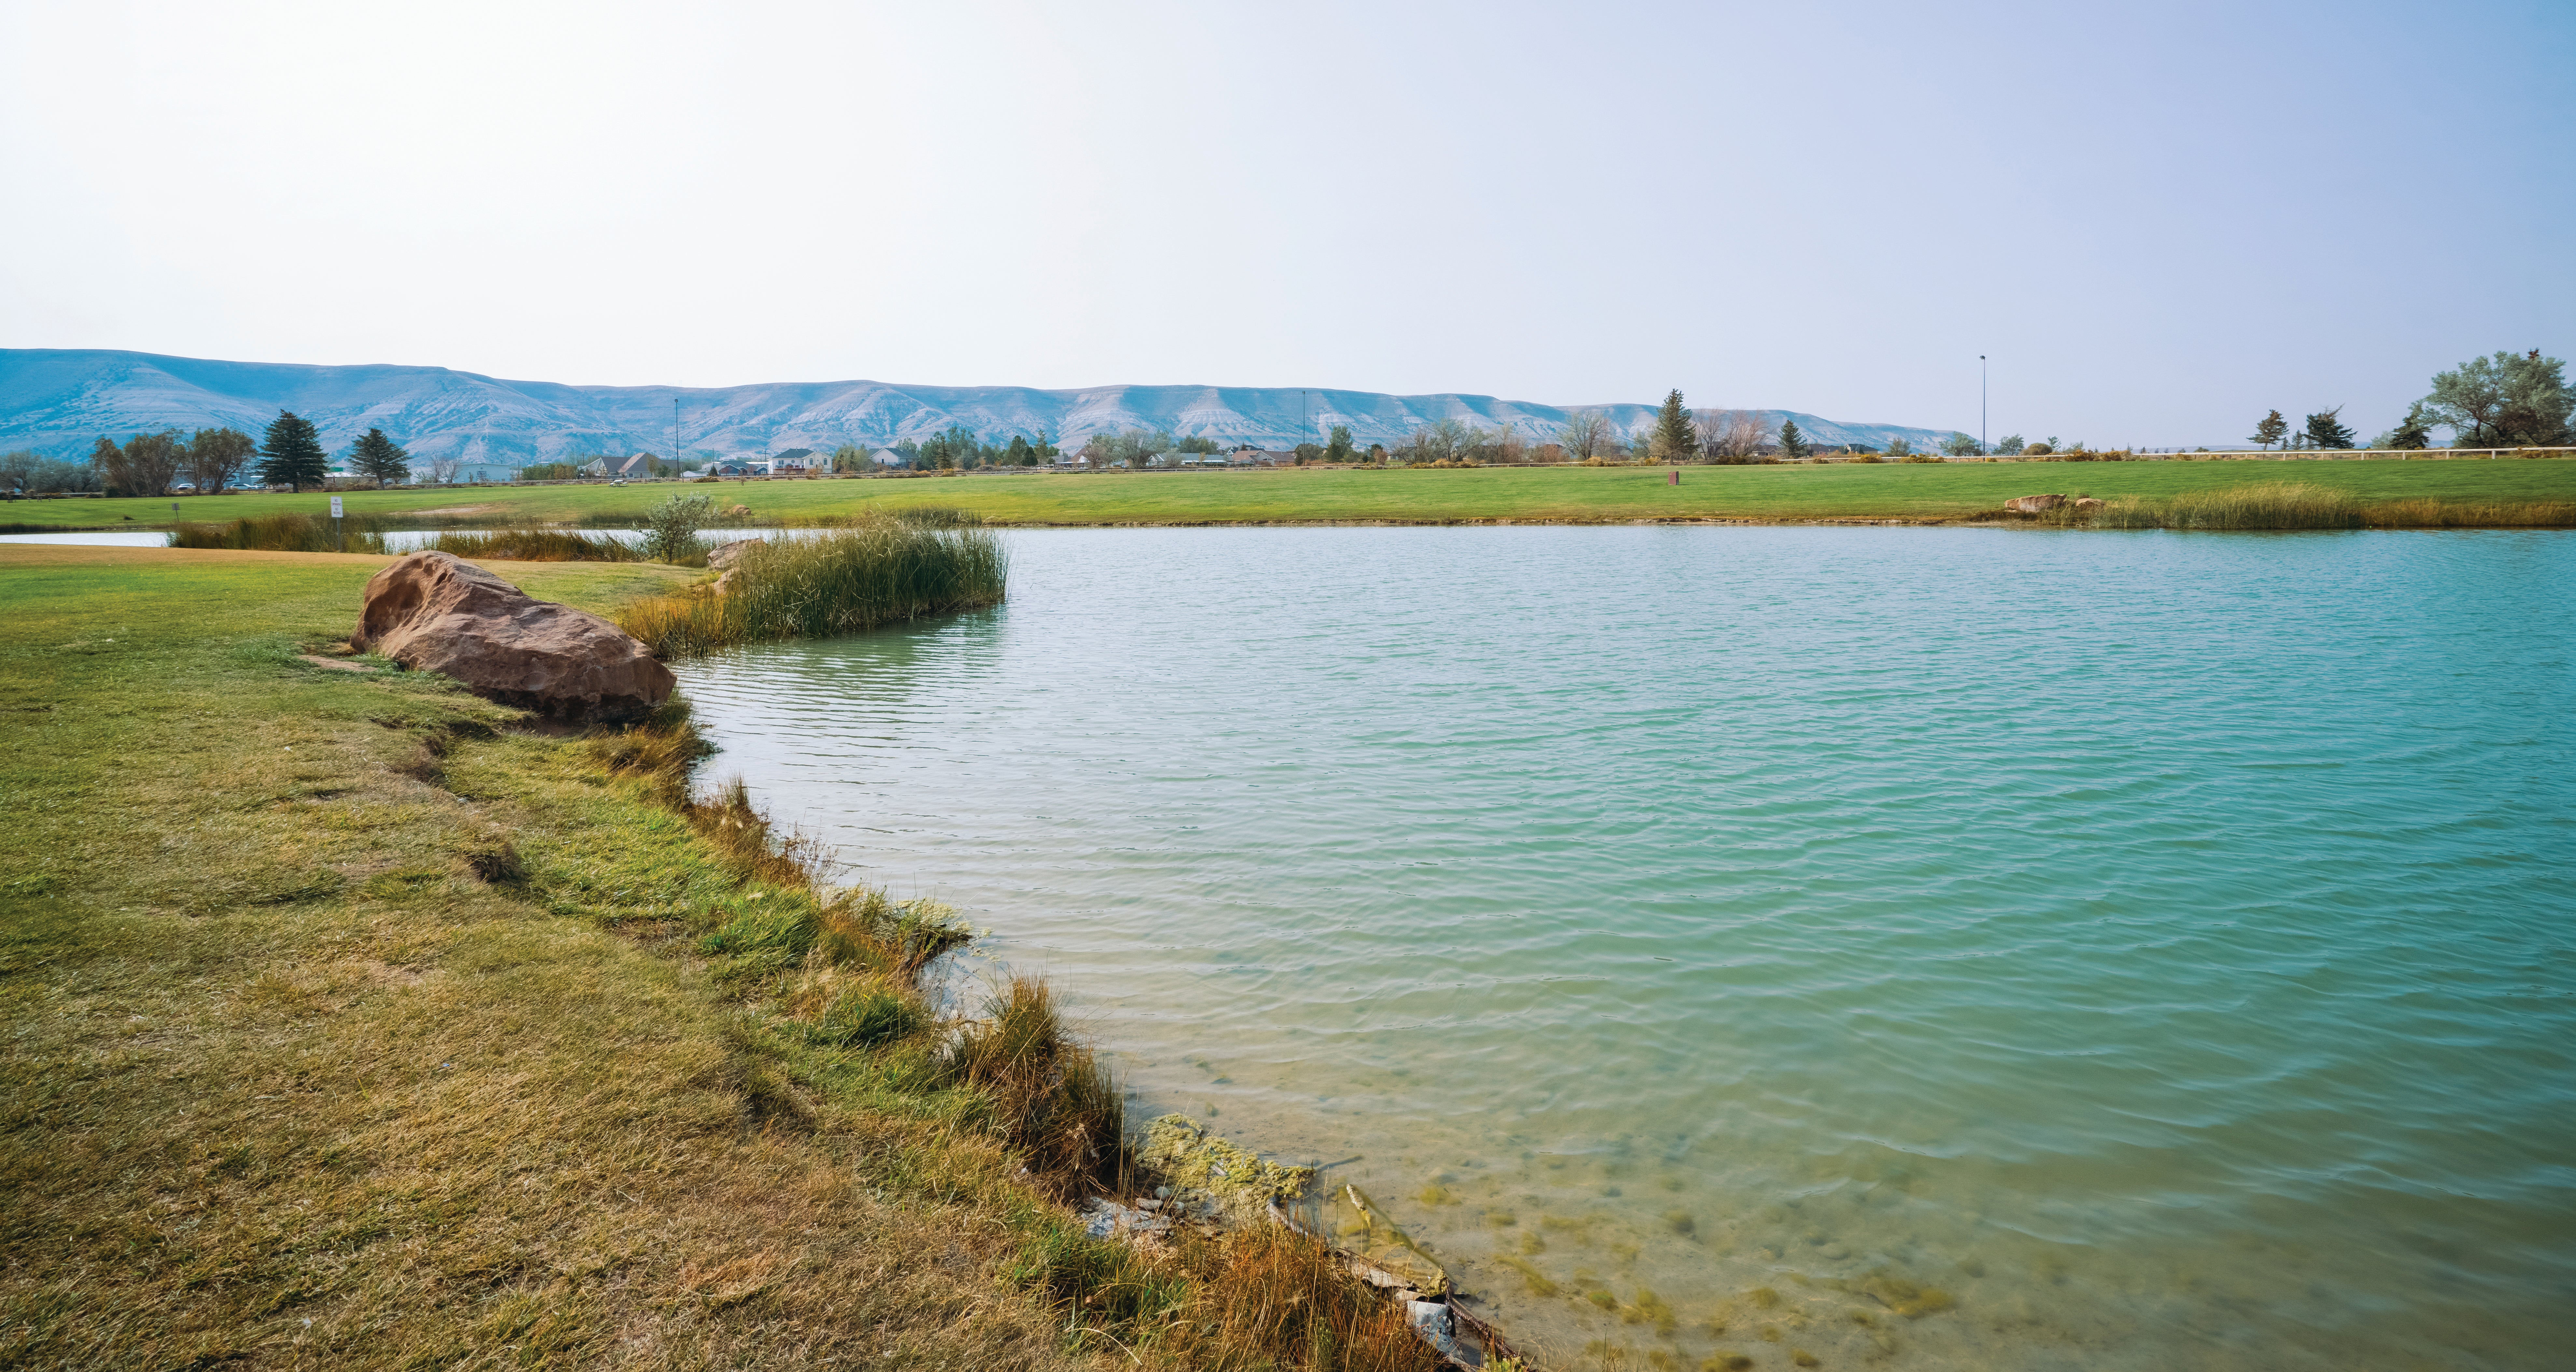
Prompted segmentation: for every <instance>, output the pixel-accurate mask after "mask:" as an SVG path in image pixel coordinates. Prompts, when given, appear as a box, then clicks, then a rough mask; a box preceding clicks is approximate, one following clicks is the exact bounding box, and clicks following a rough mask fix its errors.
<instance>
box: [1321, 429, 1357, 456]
mask: <svg viewBox="0 0 2576 1372" xmlns="http://www.w3.org/2000/svg"><path fill="white" fill-rule="evenodd" d="M1324 460H1325V461H1326V462H1348V461H1350V460H1351V426H1350V425H1348V424H1336V425H1334V426H1333V432H1332V435H1331V437H1330V438H1329V439H1328V441H1326V442H1325V444H1324Z"/></svg>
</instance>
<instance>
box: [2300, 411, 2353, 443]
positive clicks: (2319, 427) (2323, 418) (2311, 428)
mask: <svg viewBox="0 0 2576 1372" xmlns="http://www.w3.org/2000/svg"><path fill="white" fill-rule="evenodd" d="M2342 414H2343V406H2341V405H2337V406H2335V407H2334V408H2333V409H2331V410H2328V411H2326V412H2325V413H2323V414H2312V415H2309V416H2308V444H2309V446H2310V447H2316V448H2336V449H2348V448H2350V447H2352V430H2350V429H2348V428H2345V427H2344V423H2343V420H2342V419H2341V418H2340V416H2341V415H2342Z"/></svg>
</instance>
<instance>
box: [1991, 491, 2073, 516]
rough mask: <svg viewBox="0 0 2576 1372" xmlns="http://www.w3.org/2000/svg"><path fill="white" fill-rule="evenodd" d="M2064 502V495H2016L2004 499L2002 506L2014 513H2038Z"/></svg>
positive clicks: (2054, 507)
mask: <svg viewBox="0 0 2576 1372" xmlns="http://www.w3.org/2000/svg"><path fill="white" fill-rule="evenodd" d="M2065 503H2066V497H2065V496H2062V495H2017V496H2014V497H2013V498H2012V499H2010V500H2007V501H2005V502H2004V508H2005V509H2007V510H2010V511H2012V512H2013V513H2014V514H2039V513H2042V512H2043V511H2047V510H2054V509H2056V508H2057V507H2058V506H2060V505H2063V504H2065Z"/></svg>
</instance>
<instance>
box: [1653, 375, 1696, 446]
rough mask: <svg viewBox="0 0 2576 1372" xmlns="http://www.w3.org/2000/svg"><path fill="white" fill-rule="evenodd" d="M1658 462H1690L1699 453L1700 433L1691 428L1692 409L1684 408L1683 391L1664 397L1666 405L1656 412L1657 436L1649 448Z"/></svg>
mask: <svg viewBox="0 0 2576 1372" xmlns="http://www.w3.org/2000/svg"><path fill="white" fill-rule="evenodd" d="M1647 451H1648V453H1649V454H1651V455H1652V456H1653V457H1654V459H1655V460H1656V461H1657V462H1688V461H1690V460H1691V459H1692V458H1694V457H1697V456H1698V455H1699V434H1698V433H1697V432H1696V431H1695V430H1693V429H1692V428H1691V421H1690V411H1688V410H1686V409H1683V408H1682V393H1681V392H1680V391H1674V392H1672V393H1671V394H1669V395H1666V396H1665V397H1664V407H1663V408H1662V409H1660V410H1657V411H1656V412H1655V436H1654V439H1653V443H1652V446H1651V447H1649V448H1648V449H1647Z"/></svg>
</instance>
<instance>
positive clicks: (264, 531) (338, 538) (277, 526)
mask: <svg viewBox="0 0 2576 1372" xmlns="http://www.w3.org/2000/svg"><path fill="white" fill-rule="evenodd" d="M335 524H336V525H337V526H338V527H337V528H334V527H333V526H334V525H335ZM392 527H393V525H392V523H391V521H389V520H387V519H385V518H384V517H383V516H382V515H351V516H349V517H348V518H346V519H342V520H336V521H335V520H333V519H331V518H330V517H328V516H326V515H313V514H275V515H258V516H255V517H253V518H250V519H236V520H234V521H232V522H231V523H229V524H181V525H178V526H176V527H175V528H173V529H172V530H171V533H170V546H171V547H173V548H237V549H248V550H252V551H256V552H267V553H339V552H350V553H381V552H383V551H385V531H386V530H387V529H390V528H392Z"/></svg>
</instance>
